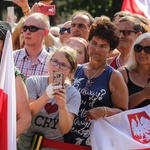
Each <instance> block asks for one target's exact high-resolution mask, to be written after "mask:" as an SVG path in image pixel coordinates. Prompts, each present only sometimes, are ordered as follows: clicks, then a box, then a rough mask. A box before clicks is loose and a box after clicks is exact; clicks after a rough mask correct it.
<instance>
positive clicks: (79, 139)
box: [0, 0, 150, 150]
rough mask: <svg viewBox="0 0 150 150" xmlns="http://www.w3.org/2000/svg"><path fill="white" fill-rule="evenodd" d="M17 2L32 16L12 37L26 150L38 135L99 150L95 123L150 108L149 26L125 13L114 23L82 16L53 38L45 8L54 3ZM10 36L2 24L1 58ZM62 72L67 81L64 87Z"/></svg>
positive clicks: (19, 122)
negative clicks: (56, 79)
mask: <svg viewBox="0 0 150 150" xmlns="http://www.w3.org/2000/svg"><path fill="white" fill-rule="evenodd" d="M13 2H14V3H15V4H17V5H18V6H19V7H21V9H22V12H23V13H24V16H23V17H22V18H21V19H20V20H19V22H18V23H17V25H16V27H15V29H14V30H13V32H12V44H13V50H14V51H13V56H14V65H15V68H14V69H15V75H16V76H15V77H16V78H15V79H16V103H17V112H16V113H17V114H16V116H17V137H16V138H18V141H17V148H18V150H27V149H30V147H31V144H32V140H33V137H34V135H35V134H40V135H42V136H43V137H44V138H46V139H49V140H56V141H61V142H66V143H71V144H75V145H80V146H85V147H91V142H90V128H91V120H97V119H99V118H105V117H109V116H113V115H115V114H117V113H121V112H122V111H126V110H129V109H134V108H140V107H144V106H147V105H149V104H150V82H149V81H150V45H149V43H150V26H149V20H148V19H147V18H145V17H143V16H140V15H139V14H132V13H130V12H127V11H120V12H117V13H116V14H114V18H113V20H112V21H111V19H110V18H109V17H107V16H103V15H102V16H100V17H96V18H94V17H93V16H92V15H91V14H90V13H89V12H87V11H85V10H79V11H76V12H75V13H74V14H72V16H71V18H70V20H67V21H66V22H64V23H63V24H61V25H58V26H57V27H54V31H55V32H52V31H51V29H50V21H49V19H48V17H47V16H46V15H44V14H42V13H39V12H38V7H40V6H44V5H50V4H51V3H52V2H53V1H51V0H49V1H44V0H43V1H40V2H39V3H35V4H34V5H33V6H32V8H30V7H29V4H28V0H22V1H21V0H17V1H16V0H13ZM7 30H9V31H10V32H11V26H10V25H9V23H8V22H6V21H0V57H1V55H2V53H3V51H4V49H3V45H4V42H5V37H6V33H7ZM54 72H59V73H61V74H63V84H62V85H61V86H57V85H55V84H56V83H53V78H54ZM42 149H43V150H44V149H45V150H46V149H52V148H44V147H42Z"/></svg>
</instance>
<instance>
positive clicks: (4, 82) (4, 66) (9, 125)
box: [0, 31, 16, 150]
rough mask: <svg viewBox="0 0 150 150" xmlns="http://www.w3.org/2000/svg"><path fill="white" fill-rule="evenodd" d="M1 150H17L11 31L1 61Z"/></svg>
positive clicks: (7, 36)
mask: <svg viewBox="0 0 150 150" xmlns="http://www.w3.org/2000/svg"><path fill="white" fill-rule="evenodd" d="M0 150H16V92H15V76H14V62H13V51H12V39H11V34H10V32H9V31H7V35H6V39H5V43H4V46H3V51H2V57H1V62H0Z"/></svg>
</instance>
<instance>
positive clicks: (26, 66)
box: [13, 48, 49, 79]
mask: <svg viewBox="0 0 150 150" xmlns="http://www.w3.org/2000/svg"><path fill="white" fill-rule="evenodd" d="M13 55H14V64H15V66H16V67H17V68H18V69H19V70H20V72H21V73H22V74H23V75H24V76H25V78H26V79H27V78H28V77H30V76H32V75H46V74H47V73H48V64H47V60H48V58H49V53H48V52H47V51H46V50H45V48H43V50H42V51H41V53H40V54H39V56H38V57H37V60H36V61H35V62H34V63H32V62H31V58H30V56H28V54H27V52H26V50H25V48H23V49H19V50H16V51H14V52H13Z"/></svg>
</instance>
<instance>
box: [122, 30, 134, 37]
mask: <svg viewBox="0 0 150 150" xmlns="http://www.w3.org/2000/svg"><path fill="white" fill-rule="evenodd" d="M131 32H134V33H137V31H134V30H120V33H122V34H123V35H124V36H129V35H130V34H131Z"/></svg>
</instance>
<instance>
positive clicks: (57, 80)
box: [53, 72, 64, 86]
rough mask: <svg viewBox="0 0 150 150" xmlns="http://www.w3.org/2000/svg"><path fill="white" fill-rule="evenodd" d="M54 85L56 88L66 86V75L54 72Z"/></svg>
mask: <svg viewBox="0 0 150 150" xmlns="http://www.w3.org/2000/svg"><path fill="white" fill-rule="evenodd" d="M53 83H54V86H55V85H56V86H57V85H61V86H63V84H64V74H63V73H61V72H53Z"/></svg>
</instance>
